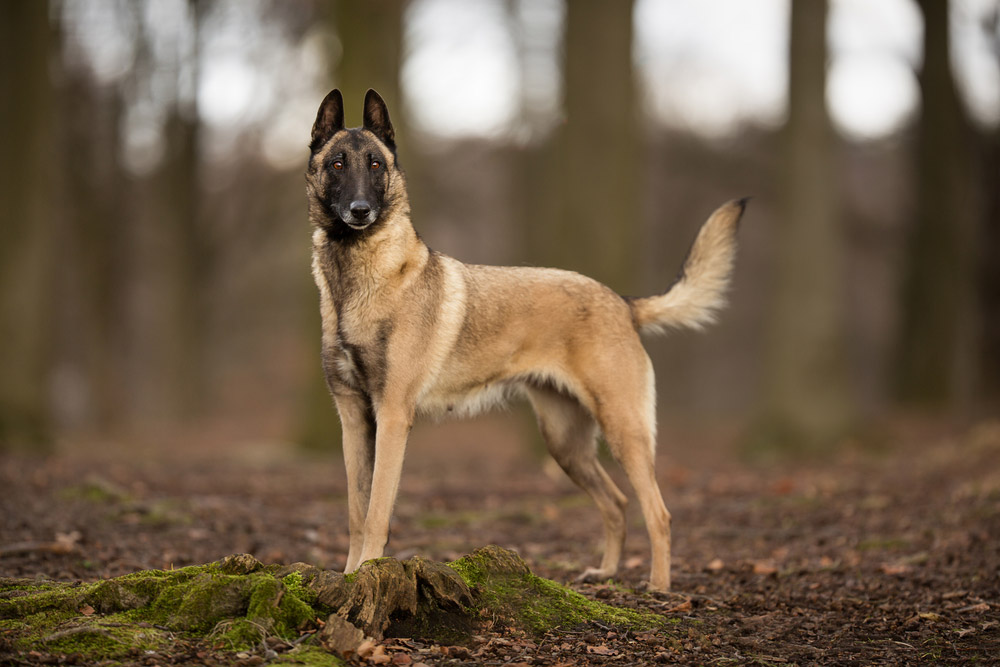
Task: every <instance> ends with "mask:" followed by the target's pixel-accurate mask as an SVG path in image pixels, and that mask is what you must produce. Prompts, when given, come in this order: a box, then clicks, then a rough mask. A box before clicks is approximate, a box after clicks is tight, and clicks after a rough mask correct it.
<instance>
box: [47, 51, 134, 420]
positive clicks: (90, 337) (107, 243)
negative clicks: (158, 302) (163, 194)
mask: <svg viewBox="0 0 1000 667" xmlns="http://www.w3.org/2000/svg"><path fill="white" fill-rule="evenodd" d="M59 96H60V99H61V100H63V101H64V104H63V105H62V108H64V109H67V110H68V112H67V113H63V114H62V115H61V120H60V125H61V127H62V135H61V136H62V142H63V144H62V145H63V146H65V147H66V150H65V151H64V152H63V153H62V155H63V157H62V161H63V164H62V168H63V171H64V173H65V176H64V178H65V180H66V187H67V192H68V195H69V201H71V202H72V203H73V205H72V206H71V207H70V208H69V210H68V211H67V212H66V215H65V216H64V218H65V221H66V228H67V229H66V232H65V233H64V234H62V235H61V237H62V238H63V239H64V243H62V244H61V245H62V246H63V247H62V248H61V255H60V258H59V262H60V264H61V265H62V266H63V275H61V276H60V280H61V281H62V280H65V281H67V289H68V290H75V291H71V294H70V296H69V298H71V299H73V301H75V307H74V309H73V311H74V312H72V313H70V318H71V319H70V321H69V322H67V323H66V325H65V326H60V327H59V329H60V333H59V336H60V348H64V349H66V350H68V351H69V353H70V354H71V355H72V356H73V359H72V361H73V362H74V363H75V364H76V365H78V366H80V367H82V372H83V374H84V376H85V383H86V391H87V397H86V402H85V405H84V406H83V410H84V413H83V414H76V415H72V418H73V419H72V420H71V421H74V422H76V423H72V424H71V425H72V426H85V427H90V428H96V429H98V430H99V431H107V430H109V429H111V428H113V427H115V426H117V425H119V424H120V422H121V419H122V417H123V415H122V407H121V406H122V404H123V403H124V375H125V373H124V359H123V354H122V350H123V349H124V338H125V336H124V326H125V325H124V322H125V320H126V317H125V305H124V301H125V296H126V294H125V292H126V285H127V282H126V278H125V276H124V271H125V261H124V259H125V256H126V248H125V243H126V242H127V237H128V230H127V229H126V228H125V227H124V226H123V224H122V220H123V219H124V210H123V207H124V200H125V190H126V189H127V188H126V185H125V182H126V179H127V177H126V175H125V173H124V171H123V168H122V166H121V160H120V157H121V132H120V122H121V118H122V115H123V113H122V112H123V108H124V101H123V99H122V97H121V94H120V91H119V89H118V88H117V87H111V88H102V87H100V86H99V85H98V84H97V83H96V82H95V81H94V80H93V79H92V78H91V77H90V76H89V75H88V74H87V73H86V72H85V70H84V68H80V69H76V70H73V71H70V72H68V73H67V77H66V81H65V84H64V85H63V86H62V87H61V88H60V90H59ZM67 244H68V247H66V246H67Z"/></svg>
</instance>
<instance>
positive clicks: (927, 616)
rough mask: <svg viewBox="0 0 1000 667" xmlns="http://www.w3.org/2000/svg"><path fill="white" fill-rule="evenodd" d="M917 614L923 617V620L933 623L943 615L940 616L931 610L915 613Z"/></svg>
mask: <svg viewBox="0 0 1000 667" xmlns="http://www.w3.org/2000/svg"><path fill="white" fill-rule="evenodd" d="M917 616H919V617H920V618H922V619H924V620H925V621H931V622H933V623H937V622H938V621H941V620H944V617H943V616H941V614H935V613H934V612H933V611H922V612H920V613H919V614H917Z"/></svg>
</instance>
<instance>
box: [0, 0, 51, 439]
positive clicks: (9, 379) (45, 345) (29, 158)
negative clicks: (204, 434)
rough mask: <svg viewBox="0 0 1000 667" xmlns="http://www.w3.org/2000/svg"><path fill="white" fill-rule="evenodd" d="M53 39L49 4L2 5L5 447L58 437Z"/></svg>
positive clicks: (0, 268) (0, 241)
mask: <svg viewBox="0 0 1000 667" xmlns="http://www.w3.org/2000/svg"><path fill="white" fill-rule="evenodd" d="M52 32H53V27H52V25H51V22H50V19H49V3H48V2H44V1H42V0H37V1H34V2H19V1H17V0H4V1H3V2H0V90H2V91H3V93H2V94H0V136H2V141H3V143H2V145H0V202H3V204H2V206H0V211H2V214H0V215H2V216H3V219H2V220H0V340H2V341H3V343H2V344H0V450H3V449H6V448H10V447H14V446H18V447H21V446H24V447H39V446H46V445H47V444H48V443H49V442H50V439H51V431H52V424H51V413H50V400H49V389H50V382H51V371H52V345H51V342H52V316H53V309H52V293H53V289H54V284H53V281H52V270H53V268H54V267H53V266H52V263H51V258H52V243H53V220H52V209H51V207H52V202H53V199H54V197H55V193H54V190H55V187H56V186H55V185H54V183H56V182H58V179H57V178H56V177H55V173H54V171H53V165H54V164H56V162H57V161H56V155H55V154H54V150H53V149H54V146H53V142H52V136H53V135H52V130H53V122H52V114H53V108H52V94H51V89H52V80H51V72H50V65H51V62H50V53H51V50H52V44H53V43H54V39H53V35H52Z"/></svg>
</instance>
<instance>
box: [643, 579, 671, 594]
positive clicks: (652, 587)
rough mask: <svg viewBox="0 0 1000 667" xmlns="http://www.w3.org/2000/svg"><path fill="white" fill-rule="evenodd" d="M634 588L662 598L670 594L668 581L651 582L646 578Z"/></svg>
mask: <svg viewBox="0 0 1000 667" xmlns="http://www.w3.org/2000/svg"><path fill="white" fill-rule="evenodd" d="M636 590H637V591H642V592H644V593H653V594H655V595H656V597H658V598H661V599H662V598H665V597H667V596H669V595H670V582H669V581H666V582H659V583H658V584H654V583H653V582H651V581H648V580H647V581H643V582H642V583H641V584H639V586H638V587H637V588H636Z"/></svg>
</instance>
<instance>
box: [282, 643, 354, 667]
mask: <svg viewBox="0 0 1000 667" xmlns="http://www.w3.org/2000/svg"><path fill="white" fill-rule="evenodd" d="M270 664H272V665H304V666H305V667H342V666H343V665H347V664H348V663H347V662H345V661H344V660H342V659H340V658H339V657H337V656H336V655H333V654H332V653H329V652H327V651H324V650H323V649H321V648H319V647H317V646H299V647H297V648H295V649H293V650H291V651H289V652H288V653H283V654H282V655H281V656H279V657H278V658H277V659H276V660H273V661H272V662H271V663H270Z"/></svg>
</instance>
